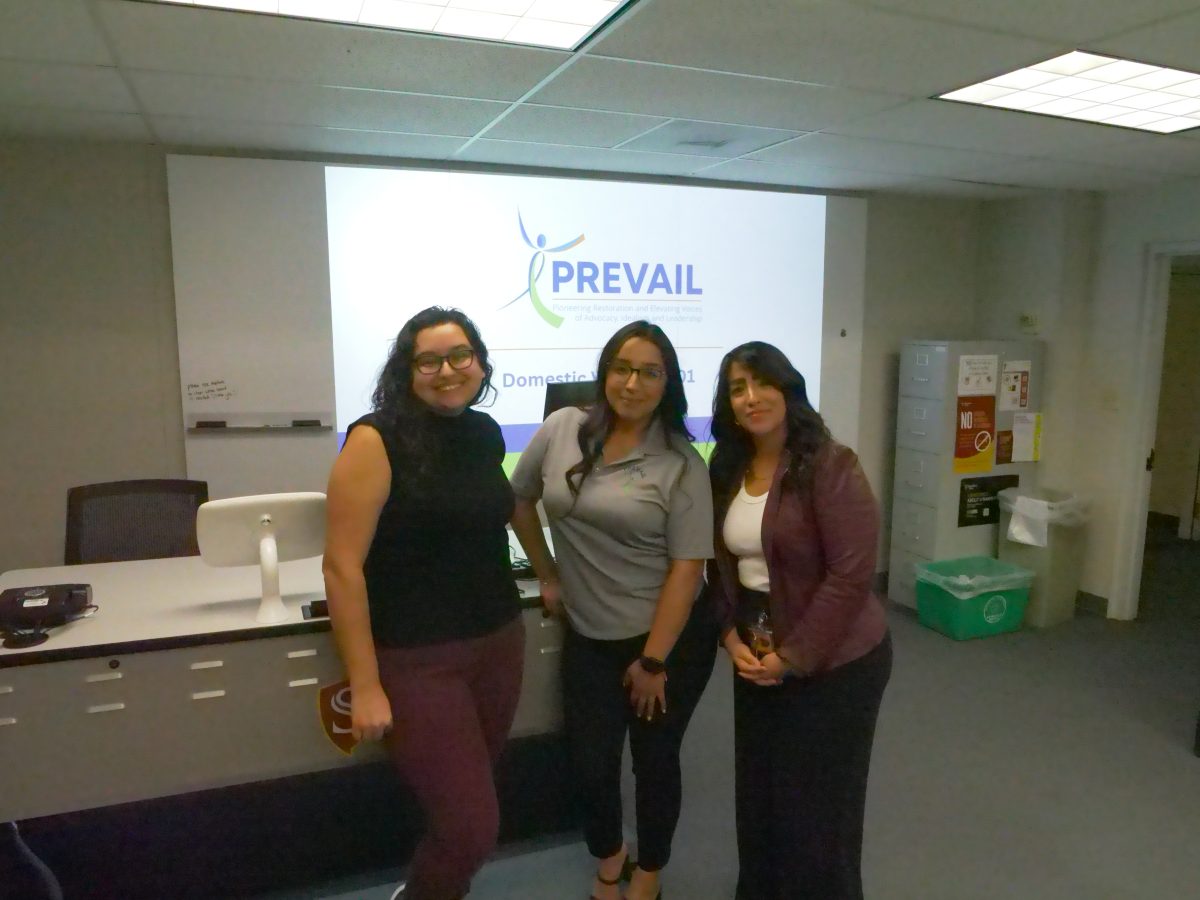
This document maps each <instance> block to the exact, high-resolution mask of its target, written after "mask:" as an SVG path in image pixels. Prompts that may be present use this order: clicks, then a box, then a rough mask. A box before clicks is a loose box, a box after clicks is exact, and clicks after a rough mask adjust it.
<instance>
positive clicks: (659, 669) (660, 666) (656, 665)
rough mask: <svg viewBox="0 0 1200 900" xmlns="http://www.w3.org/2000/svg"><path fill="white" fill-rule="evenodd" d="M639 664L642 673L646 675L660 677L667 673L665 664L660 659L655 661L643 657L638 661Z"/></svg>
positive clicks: (649, 657)
mask: <svg viewBox="0 0 1200 900" xmlns="http://www.w3.org/2000/svg"><path fill="white" fill-rule="evenodd" d="M638 662H639V663H641V666H642V671H644V672H645V673H646V674H647V675H661V674H662V673H663V672H665V671H667V664H666V663H665V662H663V661H662V660H661V659H656V658H655V657H653V656H643V657H640V658H639V659H638Z"/></svg>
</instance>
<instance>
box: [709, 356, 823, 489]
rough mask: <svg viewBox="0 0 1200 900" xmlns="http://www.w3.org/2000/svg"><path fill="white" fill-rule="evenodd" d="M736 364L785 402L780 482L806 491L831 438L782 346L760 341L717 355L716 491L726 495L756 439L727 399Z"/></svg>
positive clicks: (711, 467)
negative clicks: (784, 465)
mask: <svg viewBox="0 0 1200 900" xmlns="http://www.w3.org/2000/svg"><path fill="white" fill-rule="evenodd" d="M734 363H738V364H740V365H741V366H743V367H744V368H746V369H748V370H749V371H750V373H751V374H752V375H754V377H755V378H757V379H758V380H759V381H761V382H762V383H763V384H767V385H770V386H771V387H773V388H777V389H778V390H779V391H780V392H781V393H782V394H783V396H784V400H785V402H786V404H787V414H786V418H785V421H786V424H787V437H786V438H785V440H784V447H785V448H786V449H787V450H788V452H789V453H790V454H791V462H790V463H789V465H788V469H787V471H786V472H785V473H784V476H783V484H784V487H786V488H790V489H792V490H796V491H803V490H806V489H807V488H808V487H809V486H810V484H811V481H812V467H813V460H814V459H815V458H816V455H817V453H818V452H819V451H820V450H821V448H822V447H824V446H825V444H826V443H828V442H829V441H830V440H831V439H832V438H831V437H830V435H829V429H828V428H826V427H825V420H824V419H822V418H821V414H820V413H818V412H817V411H816V410H815V409H813V407H812V404H811V403H809V402H808V391H807V389H806V388H805V385H804V376H803V375H801V374H800V373H799V372H798V371H797V370H796V367H795V366H793V365H792V363H791V361H790V360H789V359H788V358H787V356H786V355H784V353H783V351H782V350H780V349H779V348H778V347H775V346H774V345H772V344H767V343H764V342H763V341H750V342H749V343H746V344H741V345H739V346H737V347H734V348H733V349H732V350H730V351H729V352H728V353H726V354H725V357H724V358H723V359H722V360H721V368H720V372H719V374H718V375H717V390H716V393H715V394H714V396H713V418H712V434H713V438H714V439H715V442H716V445H715V447H714V448H713V453H712V458H711V459H710V460H709V473H710V475H711V477H712V483H713V489H714V493H717V494H718V495H719V496H722V497H728V496H730V495H731V494H732V493H733V492H734V490H735V489H736V487H737V482H738V479H740V478H741V477H742V476H743V475H744V474H745V471H746V466H748V465H749V463H750V460H751V458H753V456H754V441H753V440H752V439H751V437H750V435H749V434H747V433H746V431H745V430H743V428H742V426H740V425H739V424H738V423H737V419H736V418H735V417H734V414H733V404H732V402H731V401H730V399H729V369H730V367H731V366H732V365H733V364H734Z"/></svg>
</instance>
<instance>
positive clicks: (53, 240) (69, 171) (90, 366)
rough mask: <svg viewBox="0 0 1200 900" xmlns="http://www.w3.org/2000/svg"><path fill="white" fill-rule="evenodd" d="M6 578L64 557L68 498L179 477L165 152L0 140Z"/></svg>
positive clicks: (0, 453) (1, 499)
mask: <svg viewBox="0 0 1200 900" xmlns="http://www.w3.org/2000/svg"><path fill="white" fill-rule="evenodd" d="M0 197H2V198H3V206H2V208H0V247H3V259H4V264H3V265H0V346H3V348H4V353H3V354H2V355H0V385H3V389H2V390H0V422H3V423H4V428H3V434H4V439H3V440H2V441H0V509H2V510H3V511H4V516H3V517H2V520H0V571H4V570H7V569H12V568H25V567H30V566H45V565H56V564H61V563H62V554H63V534H64V527H65V518H66V516H65V514H66V492H67V488H69V487H71V486H72V485H76V484H86V483H90V482H95V481H108V480H112V479H119V478H138V477H181V476H183V474H184V463H183V438H182V429H181V419H180V402H179V364H178V360H177V351H176V343H175V309H174V303H173V299H172V289H171V258H170V246H169V241H168V238H167V200H166V178H165V175H164V158H163V154H162V153H161V152H160V151H159V150H158V149H157V148H154V147H148V146H138V145H100V144H96V145H92V144H83V143H79V144H74V143H61V142H40V141H30V142H22V141H0Z"/></svg>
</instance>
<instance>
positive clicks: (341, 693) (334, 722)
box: [317, 681, 358, 756]
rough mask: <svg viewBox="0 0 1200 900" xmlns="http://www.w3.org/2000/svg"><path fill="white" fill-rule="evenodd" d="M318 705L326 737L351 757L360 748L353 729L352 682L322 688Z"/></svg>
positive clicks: (342, 682)
mask: <svg viewBox="0 0 1200 900" xmlns="http://www.w3.org/2000/svg"><path fill="white" fill-rule="evenodd" d="M317 705H318V707H319V708H320V712H321V727H322V728H324V729H325V736H326V737H327V738H329V740H330V741H331V742H332V743H333V746H335V747H337V748H338V749H339V750H340V751H342V752H343V753H345V754H346V755H347V756H349V755H350V754H351V753H353V752H354V748H355V747H356V746H358V741H356V740H355V739H354V734H353V731H352V729H351V719H350V682H349V681H339V682H338V683H337V684H329V685H326V686H325V687H323V688H321V690H320V692H319V693H318V694H317Z"/></svg>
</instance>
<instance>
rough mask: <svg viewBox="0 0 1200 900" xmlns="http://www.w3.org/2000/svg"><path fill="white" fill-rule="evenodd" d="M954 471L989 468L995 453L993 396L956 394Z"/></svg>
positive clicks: (976, 471)
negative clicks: (958, 395) (963, 395)
mask: <svg viewBox="0 0 1200 900" xmlns="http://www.w3.org/2000/svg"><path fill="white" fill-rule="evenodd" d="M954 425H955V427H954V471H955V472H958V473H960V474H966V473H982V472H990V471H991V470H992V464H993V460H994V459H995V455H996V446H995V445H996V397H995V395H988V396H986V397H961V396H960V397H959V398H958V410H957V412H956V415H955V420H954Z"/></svg>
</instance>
